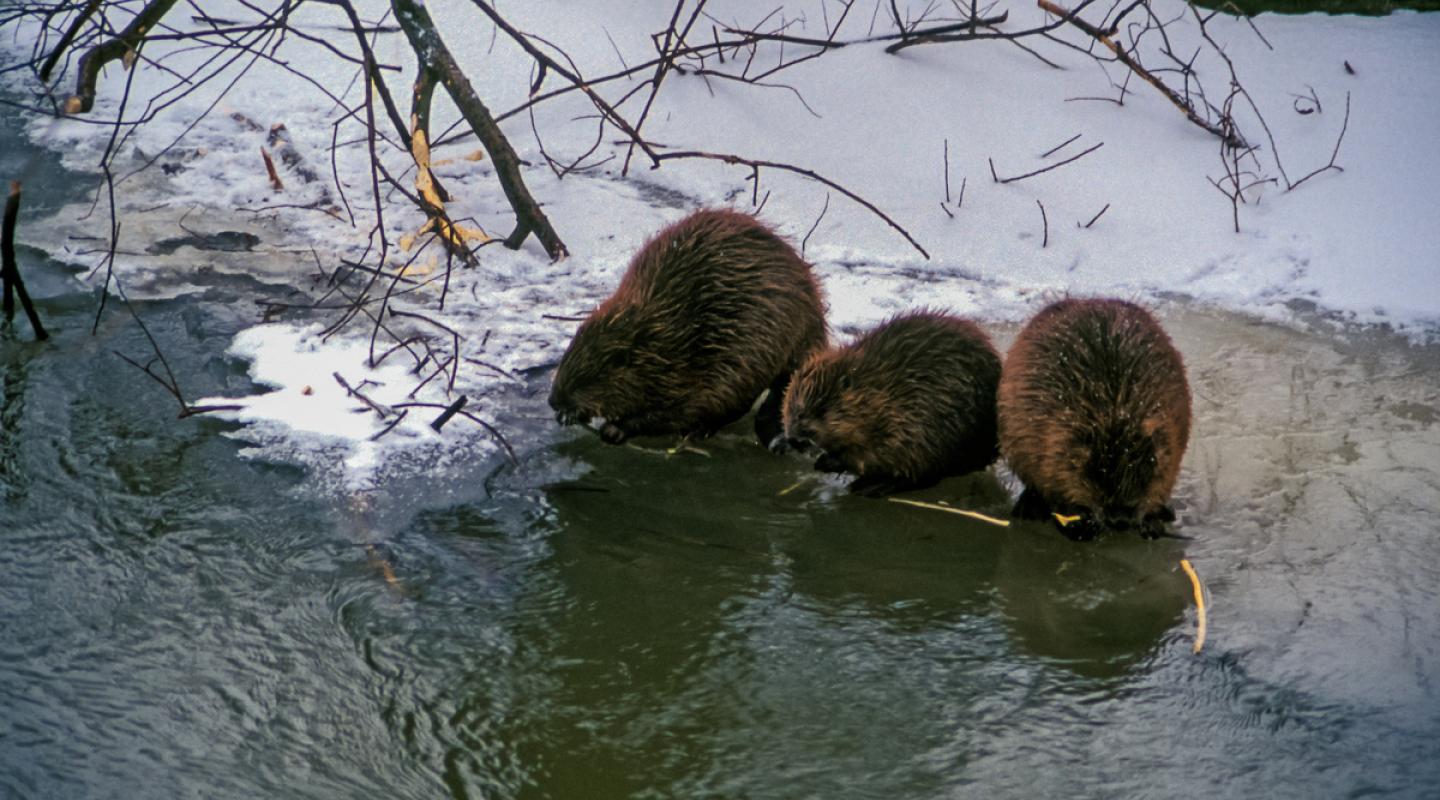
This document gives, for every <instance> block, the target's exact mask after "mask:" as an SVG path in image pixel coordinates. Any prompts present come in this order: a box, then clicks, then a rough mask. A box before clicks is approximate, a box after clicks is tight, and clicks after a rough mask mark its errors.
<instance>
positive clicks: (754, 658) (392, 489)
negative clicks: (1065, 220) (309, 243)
mask: <svg viewBox="0 0 1440 800" xmlns="http://www.w3.org/2000/svg"><path fill="white" fill-rule="evenodd" d="M22 239H23V237H22ZM21 255H22V261H23V263H22V268H23V269H24V270H25V272H26V275H27V276H28V277H29V279H30V284H31V287H32V290H33V292H34V294H36V295H37V297H38V298H40V307H41V313H42V314H43V315H44V316H45V319H46V321H47V322H48V323H50V326H51V328H52V331H53V332H54V334H55V338H54V340H53V341H52V342H51V343H49V344H46V345H35V344H31V343H29V341H28V339H29V335H28V329H26V328H25V327H24V326H23V325H21V326H20V327H19V329H18V330H19V333H18V335H16V334H12V333H6V334H4V335H3V336H0V396H3V400H4V405H3V410H0V544H3V546H0V577H3V580H0V609H3V614H0V797H6V798H10V797H16V798H49V797H70V798H82V797H136V796H144V797H316V798H320V797H381V796H384V797H437V796H453V797H469V798H480V797H487V798H489V797H523V798H532V797H533V798H548V797H553V798H572V797H584V798H607V797H685V798H691V797H727V798H730V797H767V798H768V797H778V798H807V797H825V798H871V797H873V798H896V797H907V798H909V797H914V798H935V797H971V796H976V795H984V796H987V797H1025V798H1029V797H1036V796H1072V797H1114V796H1137V795H1138V796H1156V797H1174V796H1201V795H1207V794H1209V795H1214V796H1221V797H1247V796H1265V797H1321V796H1324V797H1346V796H1361V795H1379V796H1391V797H1423V796H1434V794H1435V792H1436V791H1437V787H1440V746H1437V744H1436V741H1437V735H1440V702H1437V687H1436V684H1435V681H1436V676H1437V674H1440V668H1437V656H1440V624H1437V623H1440V619H1437V617H1440V604H1437V597H1436V592H1437V590H1436V586H1437V580H1436V579H1437V575H1440V569H1437V566H1436V563H1437V558H1440V542H1437V540H1436V533H1437V527H1440V526H1437V522H1440V512H1437V509H1440V474H1437V473H1440V447H1437V445H1440V425H1437V423H1440V370H1437V366H1440V349H1437V348H1434V347H1432V348H1428V349H1422V348H1410V347H1407V346H1406V345H1404V344H1402V343H1400V342H1397V341H1395V340H1393V339H1390V338H1387V337H1385V336H1384V335H1381V334H1362V333H1356V332H1340V333H1337V334H1327V333H1323V332H1314V333H1301V332H1295V331H1291V330H1285V329H1281V328H1276V327H1273V326H1268V325H1262V324H1257V323H1255V322H1253V321H1249V320H1247V319H1244V318H1241V317H1238V316H1234V315H1230V314H1224V313H1218V312H1209V311H1202V310H1196V309H1192V308H1187V307H1186V306H1184V305H1183V304H1178V303H1177V304H1174V305H1169V306H1166V307H1164V308H1162V309H1161V313H1162V316H1163V320H1164V322H1165V324H1166V325H1167V327H1168V328H1169V329H1170V330H1171V332H1172V334H1173V335H1174V337H1175V339H1176V340H1177V343H1178V344H1179V345H1180V347H1181V349H1182V351H1183V352H1184V354H1185V356H1186V359H1187V363H1188V366H1189V371H1190V377H1191V383H1192V387H1193V389H1194V393H1195V406H1196V415H1197V416H1196V423H1195V426H1194V430H1195V434H1194V440H1193V442H1192V444H1191V449H1190V452H1189V453H1188V455H1187V459H1186V463H1185V470H1184V474H1183V476H1182V483H1181V486H1180V488H1179V492H1178V505H1179V506H1180V508H1181V516H1182V520H1181V525H1180V527H1179V528H1178V530H1179V532H1181V533H1183V534H1185V535H1187V536H1191V537H1193V539H1192V540H1189V541H1180V540H1173V539H1171V540H1162V541H1157V542H1144V541H1140V540H1138V539H1135V538H1125V537H1116V538H1110V539H1106V540H1102V541H1100V542H1097V543H1093V544H1088V545H1082V544H1075V543H1071V542H1068V541H1066V540H1064V539H1063V538H1061V537H1060V536H1059V535H1058V534H1056V533H1055V532H1054V531H1053V530H1051V529H1049V528H1047V527H1043V526H1016V527H1012V528H1010V529H1000V528H995V527H992V526H989V525H986V524H983V523H980V522H972V521H969V520H965V519H962V518H960V517H955V516H952V515H948V514H943V513H939V512H934V511H930V510H926V509H919V508H911V507H905V506H901V505H897V504H893V503H887V502H883V501H874V500H868V499H863V498H852V497H849V496H847V495H845V494H844V493H843V491H841V490H840V489H839V487H838V485H837V484H836V483H834V482H832V481H829V480H826V479H824V478H823V477H821V476H818V475H815V474H813V473H811V472H809V471H808V470H807V468H806V464H805V463H804V462H803V461H801V460H799V459H798V458H793V459H792V458H776V457H772V456H770V455H769V454H767V453H765V452H763V451H762V450H760V449H759V448H758V447H756V446H754V445H752V444H751V443H750V442H749V441H748V440H747V439H746V438H745V437H744V436H743V431H738V430H737V431H735V432H727V433H723V434H722V435H720V436H719V437H716V438H714V439H711V440H708V441H706V442H703V443H701V445H700V447H701V448H702V449H703V451H704V452H703V453H700V452H681V453H677V454H673V455H667V454H666V453H665V452H664V451H663V446H664V444H665V443H656V442H642V443H641V444H642V446H641V447H622V448H612V447H607V446H604V445H602V444H600V443H599V442H598V440H597V439H596V438H595V437H594V436H593V435H590V434H587V433H584V432H579V431H575V430H574V429H569V430H561V429H558V428H556V427H555V426H554V424H553V423H552V422H551V421H550V419H549V413H548V409H546V408H545V407H544V393H545V389H546V382H547V380H548V378H547V376H546V374H545V373H544V372H543V371H537V373H536V374H534V375H531V376H530V384H529V386H528V387H526V388H525V389H524V390H518V391H517V392H516V393H515V394H514V395H513V396H511V397H509V398H508V399H507V403H508V411H507V415H506V416H505V418H504V420H503V421H504V427H505V430H506V431H507V432H508V433H509V434H510V438H511V440H512V442H513V443H514V444H515V446H516V448H517V450H518V451H519V453H520V463H519V464H518V465H516V466H509V465H506V464H505V463H503V462H500V461H496V460H486V459H478V458H477V459H474V460H472V462H471V463H469V464H466V465H465V466H464V467H463V468H462V469H459V470H458V471H454V472H448V473H444V474H427V473H425V472H423V471H422V472H410V473H408V474H398V475H395V476H393V477H392V478H391V480H390V481H389V482H388V483H387V485H386V489H385V490H384V491H383V492H380V493H374V494H368V495H361V496H354V495H346V494H344V493H337V492H336V491H335V490H334V489H333V488H332V484H330V483H328V482H327V481H325V480H324V479H323V478H324V476H322V475H321V474H319V472H318V471H302V470H298V469H294V468H290V467H283V466H274V465H267V464H261V463H253V462H248V461H244V460H241V459H240V458H238V457H237V451H238V449H239V447H240V445H239V443H237V442H235V441H232V440H231V439H229V438H227V437H225V436H224V435H222V434H223V433H225V432H226V431H227V430H229V428H228V426H226V425H224V424H221V423H218V422H216V421H213V420H207V419H203V418H202V419H189V420H176V419H175V412H176V410H177V408H176V407H175V406H174V405H173V404H170V402H169V398H168V397H167V396H166V395H165V394H164V393H163V391H162V390H160V389H159V388H158V387H157V386H156V385H155V384H154V383H153V382H151V381H150V380H149V378H147V377H146V376H144V375H143V374H141V373H140V372H139V371H137V370H135V369H133V368H131V367H129V366H127V365H125V364H124V363H123V362H121V361H120V360H119V359H118V358H117V357H116V356H115V355H114V354H113V352H112V351H115V350H118V351H120V352H123V353H126V354H127V355H130V356H132V357H136V358H142V359H143V358H144V357H145V356H146V354H147V353H148V345H147V344H146V342H145V340H144V338H143V336H142V335H141V334H140V332H139V330H138V329H137V328H136V326H135V325H134V323H133V322H131V321H130V320H129V318H128V316H127V314H126V312H124V311H123V309H118V310H112V311H111V312H108V313H107V317H106V320H105V321H104V322H103V323H102V325H101V329H100V331H99V333H98V334H97V335H96V336H93V337H92V336H90V335H89V324H90V321H91V318H92V315H93V313H94V300H93V294H92V293H91V292H90V291H89V290H82V289H80V288H79V285H78V284H77V283H76V282H75V280H74V278H73V277H72V275H71V273H70V271H69V270H68V269H67V268H65V267H62V266H61V265H59V264H56V263H54V262H49V261H46V260H45V259H44V258H43V256H42V255H41V254H39V253H36V252H35V251H32V250H22V253H21ZM267 291H273V292H276V293H277V294H278V293H279V292H281V291H283V290H280V289H270V288H268V287H264V286H260V285H256V284H250V283H245V282H239V281H234V280H225V279H220V278H212V284H211V285H209V286H208V288H207V289H206V290H205V292H204V293H201V294H195V295H191V296H187V297H185V298H181V299H178V300H171V301H165V302H152V303H144V304H139V305H138V306H137V310H138V311H139V312H140V313H141V314H143V315H144V317H145V319H146V320H147V322H148V323H149V324H150V326H151V327H152V329H153V331H154V332H155V334H156V336H157V338H158V339H159V340H160V342H161V344H162V347H163V348H164V350H165V352H166V354H167V356H168V357H169V358H170V360H171V363H172V366H173V367H174V368H175V371H176V373H177V374H178V375H180V376H181V379H182V385H183V388H184V389H185V391H186V392H187V394H188V395H189V396H192V397H198V396H204V395H212V394H220V393H227V392H229V393H233V392H242V391H245V390H247V387H248V383H247V380H246V378H245V376H244V372H243V369H242V365H238V364H234V363H231V362H229V361H227V360H225V359H224V358H222V357H220V356H219V355H218V354H219V353H221V352H222V351H223V349H224V346H225V344H226V343H227V342H228V340H229V337H230V336H231V335H233V333H234V332H235V331H236V330H238V329H239V328H240V327H242V326H244V325H247V324H250V323H251V322H252V318H253V315H250V314H248V313H247V312H245V309H246V308H249V307H251V306H250V305H249V301H250V300H252V299H253V298H254V297H256V296H257V295H259V294H263V293H265V292H267ZM992 330H993V331H994V332H995V333H996V335H997V337H998V338H999V339H1000V340H1001V341H1002V343H1008V340H1009V338H1011V337H1013V334H1014V330H1013V329H1009V328H994V329H992ZM797 483H799V486H798V487H796V486H795V484H797ZM792 487H793V488H792ZM787 489H790V491H788V492H787V491H785V490H787ZM1012 492H1013V486H1009V485H1008V478H1007V477H1006V476H1004V474H1003V473H995V472H991V473H987V474H985V475H982V476H975V477H970V478H966V479H958V480H951V481H947V482H945V483H943V484H941V485H940V486H939V487H937V488H935V489H931V490H928V491H924V492H916V493H913V494H912V495H911V496H912V497H915V498H918V499H922V500H927V501H938V500H948V501H949V502H951V503H953V504H955V505H957V506H963V507H967V508H973V509H978V510H981V511H988V512H991V513H1003V512H1004V510H1005V509H1006V507H1007V505H1008V503H1009V498H1010V497H1011V496H1012ZM1182 557H1188V558H1190V559H1191V560H1192V561H1193V562H1194V563H1195V565H1196V566H1197V568H1198V569H1199V571H1200V573H1201V575H1202V577H1204V579H1205V580H1206V582H1207V584H1208V586H1209V589H1210V593H1211V597H1210V599H1211V603H1212V605H1211V609H1210V634H1209V639H1208V641H1207V643H1206V645H1205V648H1204V650H1203V651H1202V652H1201V653H1200V654H1199V655H1196V654H1194V653H1192V645H1193V642H1194V635H1195V624H1194V623H1195V610H1194V608H1193V602H1192V600H1191V596H1190V586H1189V583H1188V581H1187V580H1186V579H1185V577H1184V576H1183V574H1182V573H1181V572H1180V571H1179V568H1178V562H1179V560H1180V558H1182Z"/></svg>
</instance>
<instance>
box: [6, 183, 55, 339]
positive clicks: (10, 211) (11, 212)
mask: <svg viewBox="0 0 1440 800" xmlns="http://www.w3.org/2000/svg"><path fill="white" fill-rule="evenodd" d="M19 216H20V182H19V181H11V182H10V197H8V198H7V199H6V200H5V221H4V225H3V228H0V283H3V284H4V295H5V299H4V312H5V321H6V322H10V321H11V320H13V319H15V296H16V295H19V297H20V306H21V307H22V308H24V309H25V316H26V317H28V318H29V319H30V327H31V328H34V329H35V339H36V341H44V340H46V339H49V338H50V334H48V333H46V332H45V326H44V325H42V324H40V315H39V314H37V313H36V312H35V304H34V303H32V302H30V293H29V292H27V291H25V282H24V281H22V280H20V265H19V264H18V263H17V262H16V261H15V221H16V220H17V219H18V218H19Z"/></svg>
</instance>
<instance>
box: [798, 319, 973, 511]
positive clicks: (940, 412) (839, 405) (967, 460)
mask: <svg viewBox="0 0 1440 800" xmlns="http://www.w3.org/2000/svg"><path fill="white" fill-rule="evenodd" d="M999 382H1000V356H999V354H998V353H996V351H995V346H994V345H992V344H991V343H990V339H989V338H988V337H987V336H986V335H985V333H984V332H983V331H981V330H980V328H979V327H977V326H976V325H975V324H974V323H972V322H968V321H966V320H963V319H960V318H958V317H953V316H950V315H948V314H943V313H939V312H934V311H915V312H910V313H907V314H901V315H899V316H896V317H893V318H891V319H890V320H888V321H886V322H885V323H883V324H882V325H880V326H879V327H877V328H875V329H874V330H871V331H869V332H868V333H866V334H864V335H863V336H861V337H860V338H859V339H857V340H856V341H855V342H853V343H852V344H850V345H848V346H846V347H841V348H832V349H830V350H827V351H824V352H820V353H817V354H815V355H813V356H811V357H810V359H809V360H808V361H806V362H805V364H804V366H802V367H801V368H800V369H799V370H798V371H797V372H796V373H795V378H794V380H793V381H792V382H791V384H790V388H789V390H788V391H787V392H786V395H785V410H784V419H785V432H786V436H787V437H788V438H789V439H790V440H791V443H792V444H794V445H795V446H797V447H803V446H805V445H807V444H811V443H813V444H815V445H817V446H819V448H820V450H821V451H822V454H821V456H820V457H819V459H818V460H817V461H816V462H815V468H816V469H819V470H823V471H825V472H851V473H854V474H856V475H858V476H859V477H857V478H856V479H855V480H854V481H853V482H852V483H851V484H850V490H851V491H853V492H859V493H862V494H869V495H880V494H887V493H889V492H893V491H899V490H901V489H910V488H918V487H921V486H926V485H929V484H932V483H934V482H936V481H938V480H939V479H941V478H943V477H945V476H947V475H959V474H962V473H966V472H973V471H975V470H979V469H984V468H985V467H987V466H989V465H990V463H991V462H993V461H994V460H995V458H996V456H997V455H998V453H999V451H998V448H997V444H996V431H995V391H996V386H997V384H998V383H999Z"/></svg>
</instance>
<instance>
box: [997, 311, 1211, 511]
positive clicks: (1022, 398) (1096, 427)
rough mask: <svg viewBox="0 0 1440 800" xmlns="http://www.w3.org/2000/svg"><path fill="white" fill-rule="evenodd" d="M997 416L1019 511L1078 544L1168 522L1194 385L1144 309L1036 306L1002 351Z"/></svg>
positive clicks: (1183, 366) (1182, 452)
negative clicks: (1018, 487)
mask: <svg viewBox="0 0 1440 800" xmlns="http://www.w3.org/2000/svg"><path fill="white" fill-rule="evenodd" d="M999 413H1000V449H1001V451H1002V452H1003V453H1004V455H1005V460H1006V462H1007V463H1008V464H1009V465H1010V469H1011V470H1012V471H1013V472H1014V473H1015V475H1016V477H1018V478H1019V479H1020V480H1021V482H1022V483H1024V484H1025V489H1024V492H1023V493H1022V494H1021V495H1020V499H1019V501H1018V502H1017V503H1016V505H1015V512H1014V516H1016V517H1019V518H1022V519H1044V518H1049V517H1051V516H1052V515H1054V519H1056V521H1057V522H1059V523H1060V526H1061V530H1062V531H1063V532H1064V533H1065V534H1066V535H1068V536H1070V537H1071V538H1074V539H1089V538H1093V537H1094V536H1095V535H1096V534H1097V533H1099V532H1100V531H1101V530H1106V529H1129V528H1135V527H1138V528H1139V529H1140V533H1141V534H1142V535H1144V536H1145V537H1147V538H1154V537H1156V536H1159V535H1161V534H1162V533H1163V532H1164V529H1165V528H1164V525H1165V523H1166V522H1173V521H1174V520H1175V512H1174V511H1173V510H1171V508H1170V506H1169V505H1168V503H1169V501H1170V492H1171V490H1172V489H1173V488H1174V486H1175V479H1176V477H1178V476H1179V474H1180V459H1181V457H1182V456H1184V455H1185V445H1186V444H1187V443H1188V441H1189V439H1190V388H1189V385H1188V384H1187V383H1186V381H1185V364H1184V362H1183V361H1182V360H1181V358H1180V353H1179V352H1178V351H1177V350H1176V349H1175V345H1174V344H1173V343H1171V341H1170V337H1169V336H1168V335H1167V334H1166V333H1165V331H1164V329H1163V328H1161V327H1160V324H1159V323H1158V322H1156V321H1155V318H1154V317H1152V316H1151V315H1150V313H1149V312H1147V311H1146V310H1145V309H1143V308H1141V307H1139V306H1137V305H1135V304H1134V303H1129V302H1126V301H1123V300H1108V299H1088V300H1081V299H1066V300H1061V301H1059V302H1056V303H1053V304H1051V305H1050V306H1047V307H1046V308H1044V309H1043V310H1041V311H1040V313H1038V314H1036V315H1035V317H1034V319H1032V320H1030V322H1029V323H1028V324H1027V325H1026V326H1025V328H1024V330H1022V331H1021V332H1020V335H1019V337H1017V338H1016V340H1015V343H1014V345H1012V346H1011V347H1010V352H1009V354H1008V355H1007V356H1006V357H1005V371H1004V375H1003V377H1002V378H1001V379H1000V409H999ZM1072 517H1079V519H1078V520H1072V519H1070V518H1072ZM1062 518H1063V519H1062Z"/></svg>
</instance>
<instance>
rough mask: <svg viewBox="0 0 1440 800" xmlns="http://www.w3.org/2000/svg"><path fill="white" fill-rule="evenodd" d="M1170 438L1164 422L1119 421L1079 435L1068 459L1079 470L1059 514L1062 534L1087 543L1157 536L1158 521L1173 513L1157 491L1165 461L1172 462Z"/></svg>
mask: <svg viewBox="0 0 1440 800" xmlns="http://www.w3.org/2000/svg"><path fill="white" fill-rule="evenodd" d="M1169 438H1170V436H1169V432H1168V431H1167V430H1166V429H1165V427H1164V426H1163V425H1162V424H1161V420H1159V419H1151V420H1145V421H1144V422H1141V423H1139V424H1136V422H1135V421H1134V420H1115V421H1112V422H1111V423H1109V424H1108V425H1097V426H1094V427H1090V428H1085V429H1082V430H1080V431H1078V432H1076V434H1075V435H1074V437H1073V441H1072V444H1071V449H1070V451H1069V453H1070V457H1071V458H1072V462H1071V463H1073V464H1074V465H1075V466H1076V467H1077V468H1078V469H1076V471H1075V472H1074V474H1073V476H1072V479H1071V481H1070V482H1069V483H1068V484H1066V485H1065V486H1063V487H1062V492H1061V493H1060V494H1061V495H1062V496H1063V498H1064V502H1062V503H1060V504H1058V505H1059V507H1058V508H1057V509H1056V511H1057V513H1058V514H1060V516H1059V517H1057V521H1059V522H1060V525H1061V528H1062V530H1064V531H1065V533H1066V534H1067V535H1070V536H1072V538H1086V539H1088V538H1092V537H1093V536H1094V535H1095V534H1096V533H1099V532H1100V531H1102V530H1120V531H1128V530H1139V531H1140V532H1141V533H1143V534H1145V535H1147V536H1149V535H1153V533H1154V529H1155V526H1156V524H1157V518H1161V517H1163V516H1164V515H1166V514H1167V513H1169V511H1168V509H1167V508H1165V507H1164V498H1160V497H1158V495H1157V491H1156V483H1157V481H1158V480H1159V472H1160V459H1161V458H1170V457H1172V456H1171V454H1170V452H1169V450H1170V445H1169ZM1062 517H1078V518H1079V519H1078V520H1075V521H1074V522H1071V523H1067V522H1066V521H1065V520H1064V519H1062ZM1077 523H1078V524H1077Z"/></svg>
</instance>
